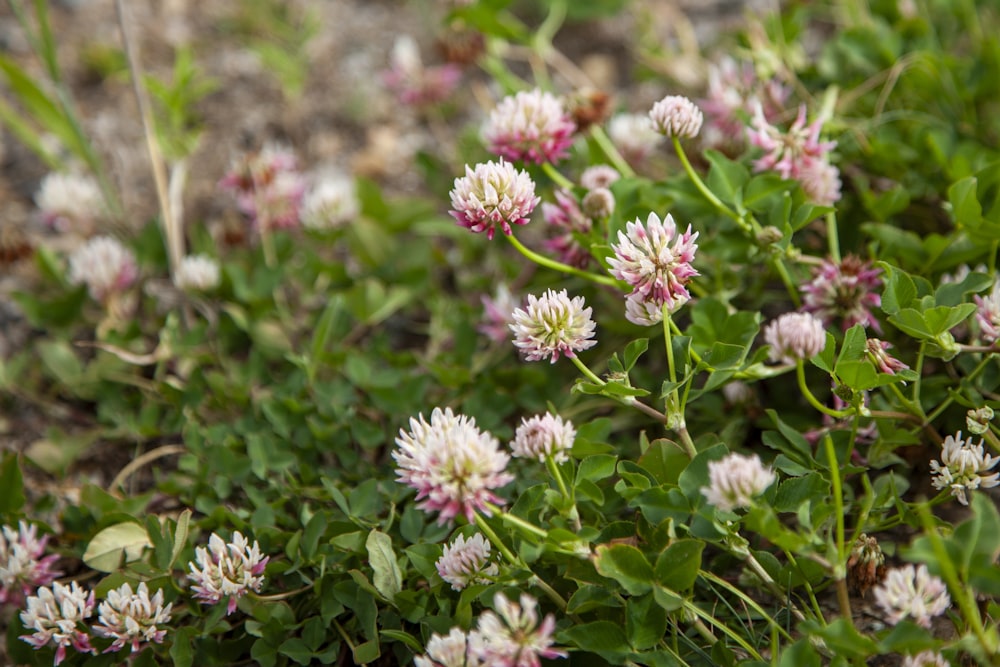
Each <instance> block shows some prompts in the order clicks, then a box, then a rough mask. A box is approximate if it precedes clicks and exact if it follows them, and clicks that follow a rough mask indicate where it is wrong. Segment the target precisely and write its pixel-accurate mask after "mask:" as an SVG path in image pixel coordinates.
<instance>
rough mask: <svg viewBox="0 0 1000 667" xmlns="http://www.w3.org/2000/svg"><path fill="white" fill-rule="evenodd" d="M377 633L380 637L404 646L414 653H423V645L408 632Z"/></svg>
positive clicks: (388, 631)
mask: <svg viewBox="0 0 1000 667" xmlns="http://www.w3.org/2000/svg"><path fill="white" fill-rule="evenodd" d="M378 633H379V636H380V637H385V638H386V639H391V640H393V641H397V642H402V643H404V644H406V647H407V648H408V649H410V650H411V651H413V652H414V653H423V652H424V645H423V644H421V643H420V641H419V640H418V639H417V638H416V637H414V636H413V635H411V634H410V633H409V632H404V631H403V630H379V632H378Z"/></svg>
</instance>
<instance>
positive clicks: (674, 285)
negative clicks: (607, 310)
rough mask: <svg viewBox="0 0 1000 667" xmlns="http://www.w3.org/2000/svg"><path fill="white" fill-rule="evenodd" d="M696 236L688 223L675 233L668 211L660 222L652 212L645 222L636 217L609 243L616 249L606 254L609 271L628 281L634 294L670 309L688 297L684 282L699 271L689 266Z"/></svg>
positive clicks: (676, 306)
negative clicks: (685, 228)
mask: <svg viewBox="0 0 1000 667" xmlns="http://www.w3.org/2000/svg"><path fill="white" fill-rule="evenodd" d="M697 238H698V233H697V232H695V233H694V234H692V233H691V225H688V228H687V231H685V232H684V233H683V234H678V233H677V225H676V223H674V218H673V216H672V215H670V214H669V213H668V214H667V217H666V218H665V219H664V220H663V222H660V218H659V216H657V215H656V214H655V213H650V214H649V217H648V218H647V219H646V224H645V225H643V223H642V222H641V221H640V220H638V219H637V220H635V221H634V222H629V223H627V224H626V225H625V231H619V232H618V244H617V245H616V244H612V245H611V249H612V250H613V251H614V253H615V255H614V257H609V258H608V264H609V266H610V267H611V268H610V272H611V275H612V276H614V277H615V278H618V279H619V280H624V281H625V282H627V283H628V284H629V285H631V286H632V294H631V295H632V296H633V297H635V298H637V299H642V300H643V301H646V302H649V303H652V304H655V305H656V306H657V307H663V306H664V305H665V306H667V309H668V310H669V311H671V312H673V311H675V310H677V309H678V308H680V307H681V306H682V305H684V304H685V303H687V301H688V300H689V299H690V298H691V295H690V294H689V293H688V291H687V288H686V287H685V285H687V283H688V282H690V280H691V278H692V277H694V276H697V275H698V272H697V271H695V269H694V267H692V266H691V262H693V261H694V253H695V251H696V250H697V249H698V245H697V244H696V243H695V240H696V239H697Z"/></svg>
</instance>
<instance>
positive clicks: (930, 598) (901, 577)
mask: <svg viewBox="0 0 1000 667" xmlns="http://www.w3.org/2000/svg"><path fill="white" fill-rule="evenodd" d="M873 595H874V597H875V603H876V604H877V605H878V606H879V607H881V608H882V611H884V612H885V616H886V620H887V621H888V622H889V623H891V624H892V625H896V624H897V623H899V622H900V621H901V620H903V619H904V618H906V617H907V616H909V617H910V618H912V619H913V621H914V622H915V623H916V624H917V625H920V626H921V627H924V628H928V629H929V628H930V627H931V618H933V617H934V616H940V615H941V614H943V613H944V612H946V611H947V610H948V608H949V607H950V606H951V598H950V597H949V596H948V588H947V587H946V586H945V585H944V582H943V581H941V579H940V578H938V577H935V576H933V575H931V573H930V572H928V571H927V566H926V565H923V564H921V565H920V566H918V567H917V568H916V569H914V567H913V566H912V565H904V566H903V567H896V568H892V569H891V570H889V571H888V572H887V573H886V575H885V581H883V582H882V584H881V585H880V586H876V587H875V589H874V592H873Z"/></svg>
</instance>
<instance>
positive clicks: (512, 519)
mask: <svg viewBox="0 0 1000 667" xmlns="http://www.w3.org/2000/svg"><path fill="white" fill-rule="evenodd" d="M486 509H488V510H489V511H490V512H491V513H493V514H496V515H497V516H498V517H500V520H501V521H503V522H504V523H509V524H511V525H512V526H517V527H518V528H520V529H522V530H524V531H525V532H528V533H531V534H532V535H536V536H538V537H541V538H542V539H548V537H549V533H548V531H546V530H544V529H542V528H539V527H538V526H536V525H534V524H533V523H529V522H527V521H525V520H524V519H522V518H521V517H519V516H514V515H513V514H511V513H510V512H505V511H504V510H503V508H501V507H498V506H496V505H494V504H493V503H486ZM476 516H477V518H478V516H479V515H478V514H477V515H476Z"/></svg>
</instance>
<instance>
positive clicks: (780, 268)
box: [772, 257, 802, 309]
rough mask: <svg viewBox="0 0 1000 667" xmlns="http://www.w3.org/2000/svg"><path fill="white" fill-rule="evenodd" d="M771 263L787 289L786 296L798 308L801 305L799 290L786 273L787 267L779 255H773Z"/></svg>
mask: <svg viewBox="0 0 1000 667" xmlns="http://www.w3.org/2000/svg"><path fill="white" fill-rule="evenodd" d="M772 263H773V264H774V270H775V271H776V272H777V273H778V277H779V278H781V282H782V283H783V284H784V285H785V289H787V290H788V297H789V298H790V299H791V300H792V303H793V304H794V305H795V308H796V309H798V308H799V307H801V306H802V300H801V299H800V298H799V290H798V288H797V287H796V286H795V283H794V282H792V277H791V276H790V275H788V268H787V267H786V266H785V263H784V262H783V261H782V260H781V258H780V257H774V258H773V261H772Z"/></svg>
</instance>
